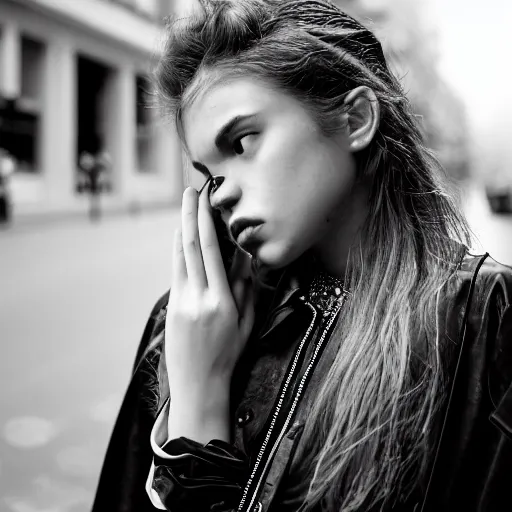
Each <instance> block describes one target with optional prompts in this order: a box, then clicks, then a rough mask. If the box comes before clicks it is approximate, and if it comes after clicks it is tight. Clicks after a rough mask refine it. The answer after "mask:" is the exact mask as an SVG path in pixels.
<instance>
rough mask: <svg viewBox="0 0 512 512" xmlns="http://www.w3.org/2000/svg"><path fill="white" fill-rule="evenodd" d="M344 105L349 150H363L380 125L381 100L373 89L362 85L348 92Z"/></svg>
mask: <svg viewBox="0 0 512 512" xmlns="http://www.w3.org/2000/svg"><path fill="white" fill-rule="evenodd" d="M344 105H345V107H346V114H345V120H346V127H347V136H348V147H349V150H350V151H353V152H356V151H361V150H362V149H364V148H366V147H367V146H368V144H370V142H371V140H372V139H373V137H374V135H375V132H376V131H377V129H378V127H379V122H380V106H379V100H378V99H377V96H375V93H374V92H373V90H372V89H370V88H369V87H366V86H360V87H356V88H355V89H353V90H352V91H350V92H349V93H348V95H347V97H346V98H345V102H344Z"/></svg>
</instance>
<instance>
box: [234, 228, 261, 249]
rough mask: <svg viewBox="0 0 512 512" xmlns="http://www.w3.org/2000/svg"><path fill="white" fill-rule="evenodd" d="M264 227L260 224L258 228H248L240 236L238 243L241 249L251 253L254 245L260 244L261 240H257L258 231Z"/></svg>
mask: <svg viewBox="0 0 512 512" xmlns="http://www.w3.org/2000/svg"><path fill="white" fill-rule="evenodd" d="M262 225H263V224H258V225H256V226H247V227H246V228H245V229H243V230H242V231H241V232H240V234H239V235H238V238H237V239H236V243H237V244H238V245H239V246H240V247H242V249H245V250H246V251H247V252H250V251H249V249H250V248H251V247H254V245H255V244H256V243H258V242H259V240H257V237H256V235H257V234H258V231H259V229H260V228H261V226H262Z"/></svg>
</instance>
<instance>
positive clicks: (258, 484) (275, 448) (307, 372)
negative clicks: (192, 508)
mask: <svg viewBox="0 0 512 512" xmlns="http://www.w3.org/2000/svg"><path fill="white" fill-rule="evenodd" d="M306 304H307V305H308V306H309V307H311V308H313V306H312V305H311V304H310V303H309V302H306ZM313 309H314V308H313ZM340 309H341V306H339V307H338V308H336V309H335V310H334V311H333V312H332V314H331V317H330V318H329V322H328V324H327V326H326V327H325V329H324V330H323V332H322V335H321V337H320V340H319V341H318V343H317V344H316V347H315V350H314V352H313V355H312V356H311V360H310V362H309V364H308V367H307V368H306V371H305V372H304V375H303V376H302V378H301V381H300V384H299V388H298V389H297V393H296V395H295V398H294V400H293V403H292V406H291V408H290V411H289V413H288V416H287V418H286V421H285V422H284V425H283V427H282V429H281V432H280V433H279V436H278V437H277V439H276V441H275V443H274V445H273V446H272V450H271V451H270V455H269V456H268V457H267V462H266V463H265V467H264V468H263V471H262V473H261V476H260V479H259V481H258V483H257V484H256V487H255V488H254V492H253V493H252V499H251V502H250V503H249V506H248V507H247V510H250V509H251V507H252V505H253V503H254V500H255V499H256V496H257V494H258V490H259V488H260V486H261V483H262V481H263V479H264V478H265V476H266V475H265V472H266V470H267V468H268V466H269V464H271V463H272V458H273V456H274V454H275V452H276V450H277V448H278V447H279V444H280V443H281V441H282V439H283V437H284V435H285V433H286V429H287V428H288V425H289V423H290V420H291V418H292V416H293V414H294V412H295V408H296V407H297V404H298V402H299V399H300V396H301V394H302V390H303V388H304V383H305V381H306V379H307V378H308V375H309V372H310V371H311V368H312V367H313V366H314V364H315V361H316V358H317V356H318V352H319V351H320V349H321V348H322V346H323V344H324V341H325V337H326V335H327V333H328V331H329V329H330V328H331V326H332V324H333V322H334V320H335V318H336V317H337V314H338V311H339V310H340ZM247 487H248V486H247ZM242 505H243V503H241V504H240V507H241V506H242ZM240 507H239V508H238V510H241V508H240Z"/></svg>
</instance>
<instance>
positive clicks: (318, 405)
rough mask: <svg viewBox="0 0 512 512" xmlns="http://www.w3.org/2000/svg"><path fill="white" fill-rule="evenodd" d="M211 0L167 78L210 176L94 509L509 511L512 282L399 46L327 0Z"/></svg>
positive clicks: (184, 132) (179, 41) (169, 52)
mask: <svg viewBox="0 0 512 512" xmlns="http://www.w3.org/2000/svg"><path fill="white" fill-rule="evenodd" d="M201 5H202V9H201V12H199V13H197V14H196V15H195V16H194V17H192V18H189V19H185V20H178V21H176V22H175V23H173V24H171V25H170V26H169V35H168V42H167V45H166V47H165V51H164V52H163V55H162V56H161V58H160V61H159V65H158V68H157V69H156V73H155V77H156V84H157V87H158V91H159V98H160V101H161V105H163V107H164V108H165V110H166V112H167V114H168V115H171V116H173V118H174V119H175V122H176V126H177V128H178V131H179V133H180V136H181V140H182V143H183V146H184V148H185V150H186V152H187V155H188V156H189V157H190V160H191V162H192V165H193V166H194V168H195V169H196V170H197V172H198V173H201V174H202V175H203V176H204V180H205V182H206V185H207V186H206V187H204V188H203V189H202V190H201V191H200V192H197V191H196V190H195V189H193V188H191V187H187V189H186V190H185V192H184V194H183V203H182V222H181V228H180V229H179V230H178V231H177V232H176V234H175V250H174V254H173V257H172V288H171V290H170V293H167V294H166V295H164V296H163V297H162V298H161V299H160V300H159V301H158V303H157V304H156V306H155V307H154V309H153V312H152V314H151V317H150V319H149V321H148V324H147V326H146V330H145V332H144V335H143V339H142V342H141V346H140V349H139V354H138V355H137V363H136V367H135V368H134V373H133V379H132V382H131V383H130V387H129V389H128V392H127V394H126V398H125V401H124V403H123V405H122V409H121V412H120V415H119V418H118V421H117V424H116V426H115V429H114V433H113V436H112V440H111V443H110V446H109V450H108V452H107V456H106V460H105V463H104V468H103V472H102V476H101V479H100V484H99V487H98V492H97V496H96V502H95V508H94V510H95V511H98V512H99V511H101V512H103V511H107V510H108V511H110V512H111V511H133V512H135V511H137V512H141V511H145V510H154V509H155V507H156V508H157V509H161V510H170V511H172V512H181V511H187V512H188V511H194V512H196V511H197V512H200V511H267V510H271V511H272V512H276V511H277V512H286V511H298V510H301V511H320V510H325V511H344V512H347V511H369V510H372V511H373V510H394V511H395V510H404V511H411V512H412V511H418V512H419V511H426V510H429V511H436V512H439V511H448V510H449V511H451V510H465V511H476V510H478V511H484V510H485V511H498V510H508V509H509V505H505V504H504V503H505V502H504V500H507V502H508V503H510V500H511V496H510V492H509V490H508V488H509V487H510V476H509V475H510V474H512V444H511V443H512V440H511V439H510V437H511V432H512V388H509V386H510V384H511V381H512V347H511V346H510V345H511V343H512V308H511V306H510V300H511V299H510V297H511V294H512V269H511V268H510V267H507V266H504V265H501V264H499V263H497V262H495V261H494V260H492V259H491V258H490V257H489V256H488V255H487V254H485V255H483V256H472V255H470V254H469V253H468V247H469V246H470V243H471V240H470V235H469V229H468V226H467V224H466V222H465V220H464V218H463V216H462V214H461V212H460V211H459V210H458V208H457V206H456V205H455V203H454V202H453V201H452V199H451V197H450V196H449V195H448V194H447V192H446V188H445V185H444V184H443V179H442V177H443V173H442V170H441V168H440V166H439V164H438V162H437V160H436V159H435V157H434V156H433V155H432V153H431V152H429V151H428V150H427V149H426V148H425V146H424V145H423V142H422V138H421V134H420V129H419V128H418V125H417V122H416V118H415V116H414V114H413V112H412V110H411V106H410V104H409V102H408V100H407V98H406V97H405V96H404V94H403V91H402V89H401V87H400V85H399V83H398V82H397V80H396V79H395V78H394V76H393V75H392V73H391V72H390V70H389V68H388V66H387V64H386V61H385V58H384V55H383V52H382V48H381V45H380V44H379V42H378V41H377V39H376V38H375V36H374V35H373V34H372V33H371V32H370V31H368V30H367V29H366V28H364V27H363V26H361V25H360V24H359V23H358V22H357V21H355V20H354V19H352V18H351V17H349V16H347V15H346V14H344V13H343V12H341V11H340V10H339V9H338V8H337V7H335V6H334V5H332V4H331V3H329V2H328V1H326V0H311V1H304V0H272V1H271V0H236V1H235V0H231V1H228V0H222V1H220V0H218V1H213V0H203V1H202V2H201ZM215 212H217V213H218V214H220V216H221V218H222V221H223V222H224V223H225V225H226V226H227V228H228V229H229V232H230V236H231V238H232V241H233V242H234V243H236V246H237V252H236V255H235V258H234V260H233V263H232V265H231V266H230V267H228V270H227V271H226V270H225V265H224V261H223V258H222V253H221V251H220V249H219V242H218V237H217V234H216V229H215V224H214V220H213V214H214V213H215ZM169 397H171V398H170V399H169Z"/></svg>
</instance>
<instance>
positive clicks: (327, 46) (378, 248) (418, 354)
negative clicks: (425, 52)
mask: <svg viewBox="0 0 512 512" xmlns="http://www.w3.org/2000/svg"><path fill="white" fill-rule="evenodd" d="M200 4H201V9H200V10H198V11H197V12H195V13H194V14H193V15H191V16H189V17H187V18H182V19H173V18H170V19H169V20H168V24H167V33H166V42H165V47H164V49H163V53H162V54H161V56H160V57H159V61H158V63H157V66H156V68H155V71H154V84H155V88H156V91H157V98H158V103H159V105H160V107H161V108H162V110H163V111H164V114H165V115H166V116H169V117H168V118H170V119H173V120H174V121H175V123H176V126H177V128H178V132H180V126H181V119H182V112H183V110H184V108H185V107H186V105H188V104H190V102H192V101H194V98H195V97H197V95H198V94H200V93H201V92H202V91H205V90H206V89H207V88H208V87H209V86H211V85H212V84H213V83H217V82H219V81H220V82H222V81H226V82H227V81H228V80H229V79H230V78H233V77H236V76H247V75H251V76H256V77H262V78H263V79H266V80H268V81H269V82H270V83H272V84H274V85H275V86H276V87H278V88H280V90H282V91H284V92H286V93H288V94H290V95H292V96H293V97H295V98H296V99H298V100H299V101H300V102H301V104H302V105H304V107H305V108H307V109H308V110H309V112H310V113H311V114H312V115H313V116H314V119H315V120H316V122H317V123H318V126H319V127H320V128H321V130H322V131H323V133H324V134H327V135H329V134H332V133H334V132H335V131H336V129H337V128H339V121H338V120H339V119H340V114H341V113H342V112H343V109H344V105H343V102H344V99H345V97H346V94H347V92H348V91H350V90H352V89H353V88H354V87H357V86H361V85H364V86H368V87H370V88H371V89H372V90H373V91H374V92H375V94H376V96H377V99H378V102H379V104H380V112H381V119H380V125H379V128H378V131H377V133H376V135H375V137H374V139H373V140H372V142H371V143H370V145H369V146H368V147H367V148H366V149H365V150H364V151H361V152H359V153H356V154H355V157H356V165H357V172H358V176H359V177H360V178H361V179H363V178H364V179H367V178H370V179H371V192H370V212H369V215H368V216H367V219H366V221H365V223H364V226H363V228H362V232H361V237H360V240H361V241H360V243H359V244H358V246H357V247H356V248H353V249H352V250H351V252H350V254H349V258H348V262H347V266H346V269H347V270H346V276H345V277H346V284H347V286H348V287H349V289H350V290H351V291H352V295H351V299H350V300H349V301H348V302H347V304H346V305H345V306H344V308H345V309H344V312H343V315H341V316H340V318H339V320H338V329H337V330H336V333H337V339H336V340H333V341H331V342H332V343H334V342H336V343H339V351H338V353H337V356H336V358H335V360H334V363H333V364H332V367H331V369H330V371H329V373H328V375H326V377H325V379H324V380H323V385H322V387H321V390H320V392H319V394H318V396H317V397H316V398H315V400H314V402H313V404H312V410H311V411H310V413H309V416H308V419H307V420H306V425H305V430H304V433H303V439H302V442H301V446H302V447H303V449H302V450H301V452H300V453H299V454H298V455H299V456H300V457H301V460H303V462H304V468H306V469H307V470H308V471H309V472H310V477H311V484H310V487H309V491H308V495H307V498H306V502H305V509H306V510H307V509H313V508H314V507H316V506H320V507H321V508H325V509H326V510H329V511H331V510H342V511H345V512H347V511H353V510H366V509H370V508H371V507H373V506H380V505H382V504H385V503H390V502H391V501H392V502H393V503H395V502H401V501H403V500H405V499H406V498H407V497H408V496H410V493H411V491H413V489H414V488H415V486H416V485H417V483H418V482H419V479H420V478H421V477H422V476H423V475H424V474H425V473H426V471H427V468H428V464H429V460H431V453H430V449H429V446H430V444H429V435H431V433H432V430H433V428H434V425H435V422H434V419H435V417H436V413H437V412H438V411H439V409H440V406H441V405H442V403H443V400H444V397H445V395H446V393H445V388H446V385H445V384H446V382H445V381H446V379H445V378H443V375H444V372H443V359H442V349H443V347H442V346H441V343H442V339H443V338H442V335H441V333H439V332H438V326H437V316H436V310H437V306H438V301H439V299H440V297H441V294H442V290H443V288H444V287H445V285H446V284H447V283H448V281H449V279H450V277H451V276H453V274H454V273H455V271H456V269H457V268H458V266H459V264H460V262H461V260H462V258H463V256H464V253H465V251H466V249H467V247H469V246H470V245H471V232H470V230H469V228H468V225H467V223H466V221H465V219H464V217H463V215H462V214H461V212H460V211H459V208H458V206H457V204H456V202H455V201H454V200H453V199H452V197H451V195H450V194H448V193H447V190H448V188H447V185H446V183H447V181H446V176H445V173H444V171H443V169H442V167H441V166H440V164H439V162H438V161H437V160H436V158H435V156H434V155H433V154H432V152H430V151H429V150H428V149H427V148H426V147H425V146H424V143H423V140H422V132H421V128H420V126H419V124H418V121H417V117H416V116H415V115H414V113H413V110H412V107H411V105H410V103H409V101H408V99H407V98H406V96H405V95H404V92H403V90H402V87H401V85H400V83H399V81H398V80H397V79H396V78H395V76H394V75H393V73H392V72H391V71H390V69H389V68H388V65H387V63H386V59H385V57H384V54H383V50H382V47H381V44H380V43H379V41H378V40H377V39H376V37H375V36H374V34H373V33H372V32H371V31H369V30H368V29H367V28H365V27H364V26H362V25H361V24H360V23H359V22H358V21H356V20H355V19H353V18H352V17H350V16H348V15H347V14H345V13H344V12H342V11H341V10H340V9H339V8H338V7H337V6H335V5H334V4H332V3H330V2H329V1H327V0H201V2H200ZM161 338H162V335H161V336H160V339H161ZM161 359H164V358H161ZM161 386H163V387H165V384H164V383H163V382H162V381H161ZM167 391H168V390H167Z"/></svg>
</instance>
